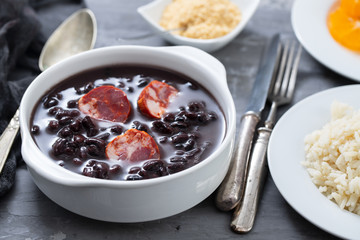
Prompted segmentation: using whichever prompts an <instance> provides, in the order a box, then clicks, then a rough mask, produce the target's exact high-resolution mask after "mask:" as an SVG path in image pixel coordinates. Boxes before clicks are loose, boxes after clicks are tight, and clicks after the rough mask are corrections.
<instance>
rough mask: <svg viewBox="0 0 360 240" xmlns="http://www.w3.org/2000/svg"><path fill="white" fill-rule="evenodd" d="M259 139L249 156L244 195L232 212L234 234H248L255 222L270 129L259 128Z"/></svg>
mask: <svg viewBox="0 0 360 240" xmlns="http://www.w3.org/2000/svg"><path fill="white" fill-rule="evenodd" d="M258 132H259V137H258V139H257V141H256V143H255V145H254V149H253V152H252V155H251V160H250V163H249V164H250V165H249V173H248V178H247V182H246V186H245V193H244V198H243V199H242V202H240V203H239V204H238V206H237V207H236V209H235V211H234V215H233V220H232V222H231V228H232V229H233V230H234V231H235V232H239V233H245V232H249V231H250V230H251V229H252V227H253V225H254V220H255V215H256V211H257V206H258V202H259V197H260V194H261V192H260V190H261V188H262V185H263V183H264V179H265V173H266V172H265V163H266V161H265V159H266V150H267V146H268V142H269V138H270V134H271V129H270V128H268V127H261V128H259V129H258Z"/></svg>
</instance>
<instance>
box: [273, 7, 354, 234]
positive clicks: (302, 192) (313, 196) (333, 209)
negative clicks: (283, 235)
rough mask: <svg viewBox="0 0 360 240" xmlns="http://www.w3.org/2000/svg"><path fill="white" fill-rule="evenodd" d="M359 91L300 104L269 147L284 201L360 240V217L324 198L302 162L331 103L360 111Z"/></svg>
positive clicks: (332, 92) (336, 91)
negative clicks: (309, 140) (310, 138)
mask: <svg viewBox="0 0 360 240" xmlns="http://www.w3.org/2000/svg"><path fill="white" fill-rule="evenodd" d="M313 2H314V4H315V2H317V1H313ZM359 92H360V84H357V85H349V86H343V87H337V88H332V89H329V90H326V91H323V92H320V93H317V94H315V95H312V96H310V97H308V98H306V99H304V100H302V101H301V102H299V103H297V104H296V105H294V106H293V107H292V108H291V109H290V110H289V111H287V112H286V113H285V114H284V115H283V116H282V117H281V118H280V120H279V121H278V123H277V124H276V125H275V128H274V131H273V133H272V135H271V138H270V142H269V147H268V164H269V169H270V172H271V176H272V178H273V180H274V182H275V184H276V186H277V188H278V189H279V191H280V193H281V194H282V196H283V197H284V198H285V200H286V201H287V202H288V203H289V204H290V205H291V206H292V207H293V208H294V209H295V210H296V211H297V212H298V213H299V214H301V215H302V216H303V217H305V218H306V219H307V220H309V221H310V222H312V223H313V224H315V225H316V226H318V227H320V228H322V229H323V230H325V231H328V232H330V233H332V234H334V235H337V236H339V237H343V238H346V239H359V238H360V227H359V226H360V216H358V215H356V214H353V213H350V212H348V211H345V210H341V209H340V208H339V207H338V206H337V205H336V204H335V203H333V202H332V201H330V200H328V199H327V198H326V197H325V196H324V195H322V193H320V191H319V190H318V189H317V187H316V186H315V185H314V184H313V183H312V181H311V179H310V177H309V175H308V173H307V171H306V169H305V168H304V167H303V166H302V165H301V162H302V161H303V160H304V158H305V153H304V138H305V136H306V135H307V134H309V133H311V132H312V131H314V130H316V129H320V128H321V127H322V126H324V125H325V124H326V123H327V122H329V121H330V116H331V115H330V114H331V113H330V107H331V103H332V102H333V101H335V100H337V101H340V102H343V103H347V104H349V105H351V106H353V107H354V109H360V95H359Z"/></svg>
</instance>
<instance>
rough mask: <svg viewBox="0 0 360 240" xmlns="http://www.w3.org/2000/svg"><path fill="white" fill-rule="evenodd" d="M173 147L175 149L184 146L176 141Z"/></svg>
mask: <svg viewBox="0 0 360 240" xmlns="http://www.w3.org/2000/svg"><path fill="white" fill-rule="evenodd" d="M174 147H175V148H176V149H181V148H183V147H184V146H183V144H181V143H178V144H175V146H174Z"/></svg>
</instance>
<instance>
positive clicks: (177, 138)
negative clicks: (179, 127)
mask: <svg viewBox="0 0 360 240" xmlns="http://www.w3.org/2000/svg"><path fill="white" fill-rule="evenodd" d="M170 139H171V142H172V143H175V144H177V143H184V142H186V141H187V140H188V139H189V137H188V135H187V134H186V133H182V132H180V133H178V134H176V135H173V136H172V137H171V138H170Z"/></svg>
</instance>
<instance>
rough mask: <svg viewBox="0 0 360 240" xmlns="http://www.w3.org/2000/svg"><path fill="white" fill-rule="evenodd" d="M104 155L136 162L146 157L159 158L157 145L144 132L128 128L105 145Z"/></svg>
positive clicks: (111, 158) (109, 157)
mask: <svg viewBox="0 0 360 240" xmlns="http://www.w3.org/2000/svg"><path fill="white" fill-rule="evenodd" d="M105 152H106V156H107V158H108V159H110V160H127V161H130V162H138V161H143V160H147V159H157V160H158V159H160V151H159V147H158V146H157V145H156V142H155V140H154V139H153V138H152V137H151V136H150V135H149V134H147V133H146V132H144V131H140V130H137V129H129V130H127V131H126V132H125V133H124V134H122V135H120V136H117V137H116V138H114V140H112V141H111V142H110V143H109V144H108V145H107V147H106V150H105Z"/></svg>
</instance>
